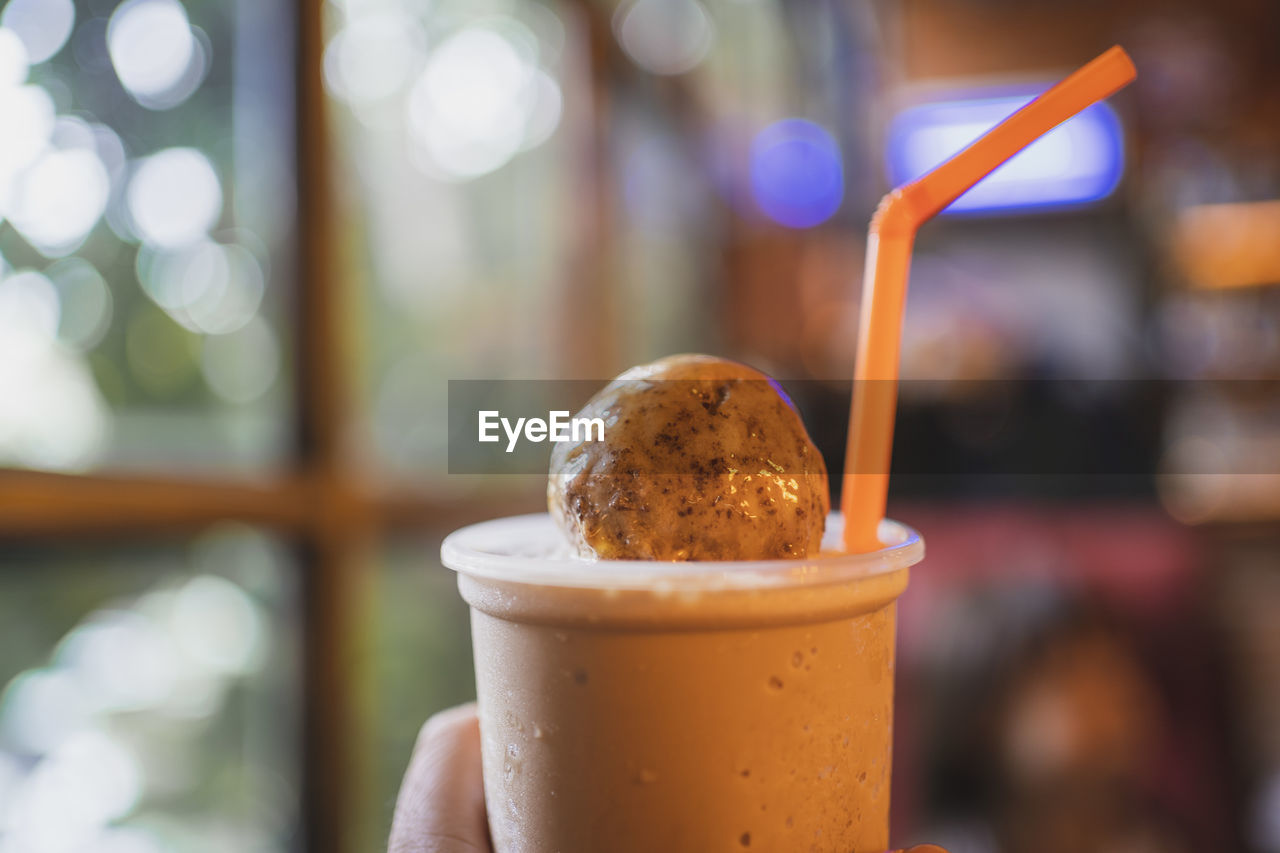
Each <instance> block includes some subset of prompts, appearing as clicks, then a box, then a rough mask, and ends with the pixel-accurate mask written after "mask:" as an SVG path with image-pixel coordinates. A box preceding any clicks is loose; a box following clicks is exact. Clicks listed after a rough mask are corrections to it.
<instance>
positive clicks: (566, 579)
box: [440, 512, 924, 591]
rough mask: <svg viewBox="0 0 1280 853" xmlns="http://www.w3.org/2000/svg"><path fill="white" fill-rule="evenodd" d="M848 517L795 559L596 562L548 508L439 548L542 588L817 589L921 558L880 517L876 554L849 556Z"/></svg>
mask: <svg viewBox="0 0 1280 853" xmlns="http://www.w3.org/2000/svg"><path fill="white" fill-rule="evenodd" d="M843 529H844V520H843V518H842V517H841V515H840V513H838V512H833V513H831V514H830V515H829V516H828V517H827V527H826V533H825V535H824V536H823V540H822V544H823V550H822V553H821V554H819V555H817V556H815V557H806V558H803V559H798V560H704V561H696V562H695V561H689V562H663V561H654V560H592V559H587V558H584V557H579V556H577V555H574V554H572V553H571V552H570V551H569V548H568V545H567V543H565V542H564V538H563V536H562V535H561V533H560V531H559V530H558V529H557V528H556V525H555V523H554V522H553V521H552V519H551V516H550V515H549V514H548V513H545V512H541V513H532V514H529V515H514V516H508V517H506V518H497V519H492V520H490V521H482V522H480V523H478V524H472V525H468V526H467V527H463V528H460V529H459V530H455V531H454V532H453V533H450V534H449V535H448V536H447V537H445V540H444V542H443V543H442V544H441V546H440V558H441V561H442V562H443V563H444V565H445V566H446V567H447V568H449V569H452V570H453V571H455V572H457V573H458V574H460V575H466V576H468V577H474V578H483V579H488V580H496V581H505V582H510V583H521V584H532V585H538V586H556V587H570V588H578V589H601V590H630V589H639V590H658V591H682V590H707V589H739V590H740V589H760V588H776V587H795V586H813V585H820V584H824V583H837V582H841V581H849V580H853V579H856V578H859V577H869V576H876V575H883V574H887V573H889V572H893V571H897V570H899V569H903V568H906V567H908V566H912V565H915V564H916V563H918V562H920V560H922V559H923V558H924V540H923V539H921V538H920V534H919V533H917V532H916V531H915V530H914V529H912V528H911V527H908V526H907V525H905V524H902V523H900V522H897V521H892V520H890V519H885V520H883V521H881V522H880V527H879V531H878V533H879V536H880V541H881V542H884V543H886V544H885V546H884V547H883V548H881V549H879V550H877V551H869V552H867V553H863V554H846V553H842V552H840V551H839V550H837V549H838V548H839V547H840V541H841V535H842V532H843Z"/></svg>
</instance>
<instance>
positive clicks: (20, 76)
mask: <svg viewBox="0 0 1280 853" xmlns="http://www.w3.org/2000/svg"><path fill="white" fill-rule="evenodd" d="M27 68H28V61H27V47H26V45H24V44H23V43H22V39H20V38H18V34H17V33H15V32H14V31H13V30H9V29H5V28H3V27H0V86H18V85H21V84H22V83H23V81H25V80H26V79H27Z"/></svg>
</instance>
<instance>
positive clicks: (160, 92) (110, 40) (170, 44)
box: [107, 0, 208, 109]
mask: <svg viewBox="0 0 1280 853" xmlns="http://www.w3.org/2000/svg"><path fill="white" fill-rule="evenodd" d="M107 49H108V51H109V53H110V55H111V64H112V65H113V66H114V67H115V70H116V75H117V76H118V77H119V78H120V83H121V84H122V85H123V86H124V88H125V90H126V91H128V92H129V94H130V95H132V96H133V98H134V99H135V100H136V101H138V103H140V104H142V105H143V106H144V107H149V108H151V109H168V108H170V107H173V106H176V105H177V104H180V103H181V102H182V101H184V100H186V98H187V97H189V96H190V95H191V93H192V92H194V91H195V90H196V87H198V86H199V85H200V82H201V81H202V80H203V79H204V75H205V72H206V71H207V69H208V56H207V51H206V48H205V47H204V45H203V44H202V43H201V41H200V40H199V39H197V38H196V37H195V34H194V33H193V32H192V28H191V22H190V21H189V20H187V12H186V9H184V8H183V6H182V4H181V3H179V2H178V0H128V2H125V3H123V4H121V5H120V7H119V8H117V9H116V11H115V12H114V13H113V14H112V15H111V21H110V23H109V24H108V25H107Z"/></svg>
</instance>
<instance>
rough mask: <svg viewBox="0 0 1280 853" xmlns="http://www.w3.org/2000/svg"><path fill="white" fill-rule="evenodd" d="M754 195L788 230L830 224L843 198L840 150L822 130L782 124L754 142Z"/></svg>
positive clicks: (803, 123) (793, 122) (791, 122)
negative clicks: (826, 222)
mask: <svg viewBox="0 0 1280 853" xmlns="http://www.w3.org/2000/svg"><path fill="white" fill-rule="evenodd" d="M751 192H752V195H753V197H754V198H755V201H756V204H757V205H758V206H759V208H760V210H761V211H762V212H763V213H764V214H765V215H766V216H768V217H769V218H770V219H772V220H773V221H774V222H777V223H779V224H781V225H786V226H787V227H789V228H811V227H813V226H814V225H818V224H820V223H822V222H825V221H827V220H828V219H830V218H831V217H832V216H833V215H835V212H836V211H837V210H839V209H840V203H841V201H843V199H844V167H843V165H842V159H841V156H840V147H839V146H838V145H837V144H836V141H835V139H834V138H832V136H831V134H830V133H828V132H827V130H826V129H825V128H823V127H822V126H820V125H817V124H814V123H813V122H811V121H806V120H804V119H784V120H782V121H779V122H776V123H774V124H771V125H769V126H768V127H766V128H765V129H764V130H762V131H760V133H759V134H757V135H756V137H755V139H754V140H753V141H752V143H751Z"/></svg>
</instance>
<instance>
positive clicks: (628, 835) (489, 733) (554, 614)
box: [441, 515, 924, 853]
mask: <svg viewBox="0 0 1280 853" xmlns="http://www.w3.org/2000/svg"><path fill="white" fill-rule="evenodd" d="M879 534H880V537H881V541H882V542H885V543H888V544H886V545H885V546H884V547H882V548H880V549H878V550H876V551H872V552H869V553H862V554H844V553H837V552H836V551H835V549H836V548H838V547H839V543H840V541H841V520H840V517H839V516H838V515H833V516H832V517H831V519H830V521H829V523H828V525H827V536H826V539H825V543H826V544H827V545H829V546H830V548H831V549H832V550H831V551H829V552H826V551H824V553H823V555H822V556H819V557H816V558H811V559H803V560H770V561H760V562H733V563H730V562H700V563H659V562H640V561H597V562H590V561H585V560H581V559H578V558H575V557H569V556H557V552H558V551H559V550H560V549H562V548H563V546H561V545H560V534H559V533H558V531H557V530H555V529H554V526H553V524H552V522H551V520H550V518H549V517H548V516H546V515H529V516H517V517H513V518H505V519H500V520H497V521H490V522H486V523H483V524H477V525H474V526H471V527H466V528H463V529H462V530H459V531H457V532H456V533H454V534H452V535H451V536H449V537H448V538H447V539H446V540H445V542H444V545H443V546H442V548H441V553H442V557H443V560H444V563H445V565H446V566H448V567H449V568H451V569H454V570H455V571H457V572H458V587H459V590H460V591H461V593H462V597H463V598H464V599H465V600H466V601H467V603H468V604H469V605H470V606H471V628H472V639H473V642H474V650H475V666H476V686H477V693H478V699H479V710H480V731H481V740H482V750H483V758H484V784H485V800H486V803H487V807H488V812H489V826H490V830H491V833H492V838H493V843H494V848H495V850H496V851H497V853H517V851H519V853H599V851H602V850H607V851H610V853H642V851H643V853H653V851H659V850H660V851H664V853H686V851H687V853H707V851H732V850H748V849H757V850H814V851H830V853H837V851H838V853H882V851H884V850H886V849H887V848H888V846H889V845H888V824H889V780H890V770H891V743H892V726H893V674H894V632H895V616H896V605H895V602H896V600H897V598H898V596H899V595H900V594H901V593H902V591H903V590H904V589H905V587H906V584H907V574H908V567H909V566H911V565H914V564H915V563H917V562H919V561H920V559H921V558H922V557H923V555H924V543H923V542H922V541H921V539H920V537H919V535H918V534H917V533H916V532H915V531H914V530H911V529H910V528H908V527H905V526H903V525H901V524H897V523H896V522H892V521H885V522H883V523H882V525H881V529H880V531H879Z"/></svg>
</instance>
